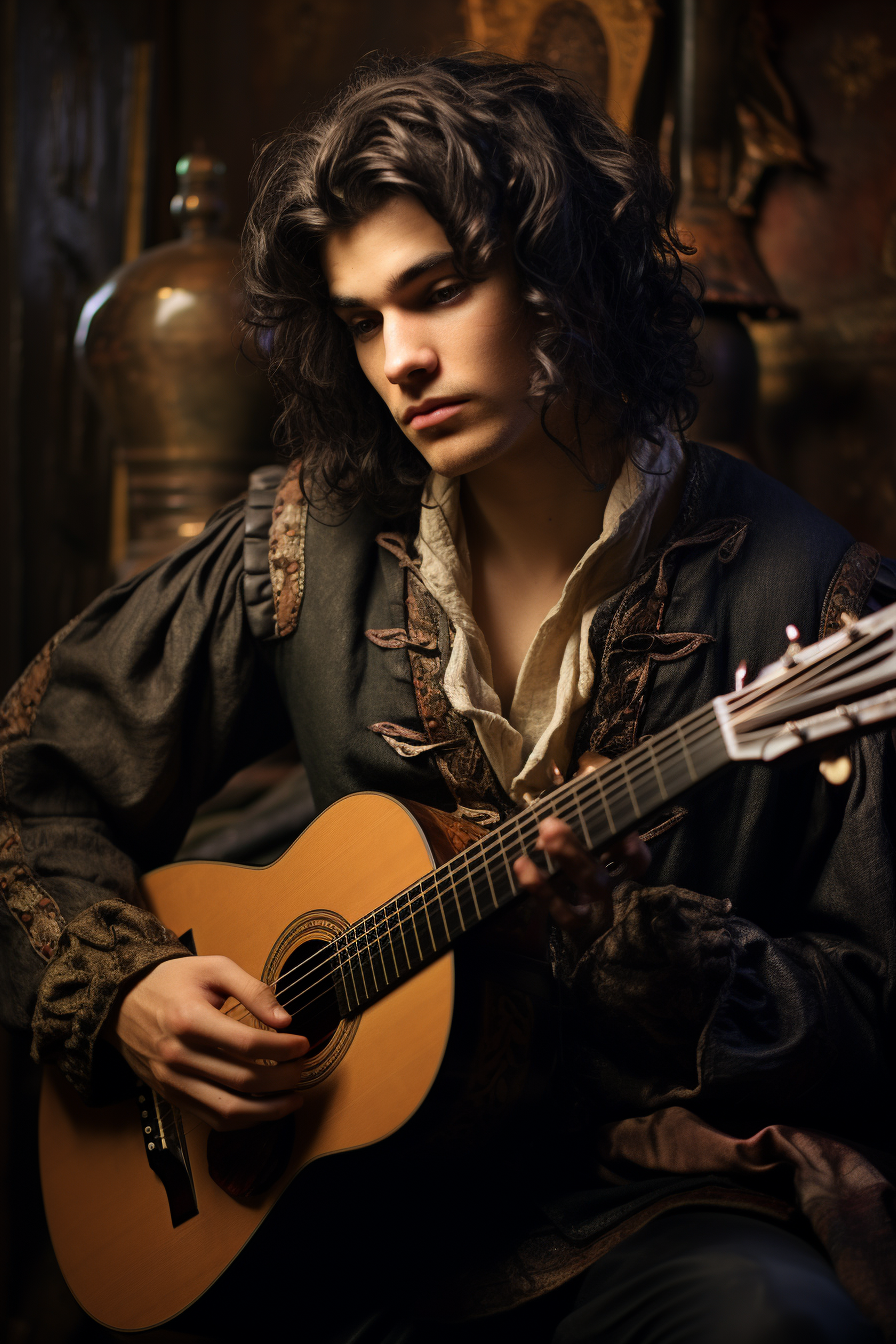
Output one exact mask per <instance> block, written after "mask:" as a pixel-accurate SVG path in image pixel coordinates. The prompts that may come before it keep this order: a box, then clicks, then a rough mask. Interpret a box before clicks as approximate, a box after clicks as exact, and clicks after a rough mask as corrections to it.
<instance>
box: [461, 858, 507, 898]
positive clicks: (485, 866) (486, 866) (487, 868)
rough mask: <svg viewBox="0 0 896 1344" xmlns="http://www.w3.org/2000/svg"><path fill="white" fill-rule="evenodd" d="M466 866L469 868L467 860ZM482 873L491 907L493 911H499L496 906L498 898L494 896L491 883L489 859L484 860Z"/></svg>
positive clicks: (493, 887)
mask: <svg viewBox="0 0 896 1344" xmlns="http://www.w3.org/2000/svg"><path fill="white" fill-rule="evenodd" d="M467 866H468V867H469V860H467ZM483 871H484V873H485V878H486V881H487V882H488V892H489V896H490V897H491V902H492V905H493V907H494V908H495V910H498V909H500V906H499V905H498V897H497V895H496V894H495V884H494V882H493V881H492V864H491V859H489V858H486V859H485V861H484V864H483Z"/></svg>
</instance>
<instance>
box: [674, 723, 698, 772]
mask: <svg viewBox="0 0 896 1344" xmlns="http://www.w3.org/2000/svg"><path fill="white" fill-rule="evenodd" d="M675 731H676V733H677V734H678V740H679V742H680V743H681V750H682V752H683V753H684V760H685V765H686V766H687V768H688V774H689V775H690V777H691V783H692V784H696V783H697V780H698V779H699V778H700V776H699V775H698V774H697V771H696V770H695V769H694V762H693V760H692V759H691V753H690V751H689V750H688V744H687V742H686V741H685V736H684V729H683V728H682V726H681V724H680V723H676V725H675Z"/></svg>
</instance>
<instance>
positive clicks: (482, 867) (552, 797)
mask: <svg viewBox="0 0 896 1344" xmlns="http://www.w3.org/2000/svg"><path fill="white" fill-rule="evenodd" d="M708 711H710V712H711V716H712V723H711V725H710V728H709V730H708V731H703V732H701V733H699V734H694V735H693V736H692V737H691V739H690V744H691V746H693V747H696V746H697V745H698V743H699V742H700V741H701V740H703V739H704V738H706V737H707V736H711V735H712V732H713V728H715V727H717V721H716V719H715V713H714V711H712V706H711V705H709V706H704V707H703V708H702V709H701V710H700V711H696V712H695V715H694V717H696V715H697V714H704V715H707V717H709V714H708ZM689 717H690V716H689ZM681 722H682V724H684V722H685V720H682V721H681ZM669 731H670V730H666V732H669ZM672 731H674V730H672ZM676 735H677V734H676ZM656 740H657V739H653V741H656ZM667 745H668V746H670V747H672V748H675V747H676V745H677V744H676V743H675V742H674V741H670V742H669V743H668V744H667ZM678 749H679V750H680V744H678ZM672 754H674V752H670V751H664V752H663V754H662V756H660V754H659V753H657V759H658V760H662V759H664V758H665V759H668V757H669V756H670V755H672ZM608 770H609V767H608V768H607V770H605V771H601V772H600V773H601V775H602V777H603V776H604V775H605V774H606V773H607V772H608ZM649 773H651V767H649V766H647V767H645V768H644V769H643V770H641V771H639V772H638V774H635V773H634V772H630V781H631V783H632V784H635V783H637V782H638V780H639V779H640V778H643V776H644V775H645V774H649ZM582 783H583V781H582V779H578V780H572V781H568V782H567V784H565V785H562V786H560V787H559V788H558V789H556V790H555V791H554V792H553V793H551V794H549V795H547V796H546V797H545V798H544V799H540V800H539V801H538V803H537V804H535V805H530V806H529V808H528V809H527V810H526V811H525V812H523V813H521V814H519V815H517V816H515V817H512V818H509V819H508V821H507V822H505V823H503V824H502V827H501V828H500V829H501V830H505V828H507V830H509V831H515V832H516V835H515V836H514V837H513V838H514V839H516V840H517V841H518V842H520V841H524V840H530V839H531V838H532V836H533V835H534V834H536V833H537V827H538V825H539V824H540V823H541V821H542V820H545V819H546V817H547V816H558V817H560V819H561V820H573V821H574V820H575V819H576V812H579V811H580V810H581V808H582V807H583V806H587V807H589V808H590V809H592V812H593V811H594V810H595V808H596V807H597V806H598V805H600V806H602V805H603V802H604V796H605V790H603V789H599V790H598V791H597V794H598V796H595V795H594V794H592V796H591V797H590V798H589V799H587V800H585V801H584V803H583V802H582V800H580V798H579V797H578V790H579V789H580V788H581V785H582ZM595 783H596V781H595ZM573 785H576V786H578V789H574V790H571V786H573ZM627 794H628V785H627V784H626V783H625V781H624V779H623V783H622V787H619V788H617V789H616V790H615V794H614V795H612V797H613V801H614V802H615V803H616V804H617V805H618V802H619V800H620V799H621V798H625V797H626V795H627ZM558 800H559V801H560V802H561V807H557V806H556V803H557V802H558ZM569 804H572V806H571V807H570V806H569ZM538 807H542V808H545V809H546V808H547V807H550V810H549V811H547V810H545V811H544V814H543V815H542V816H539V815H538V812H537V810H536V808H538ZM597 818H598V820H599V819H600V814H599V812H597ZM580 820H581V818H580ZM586 829H587V823H586ZM505 835H507V831H505ZM504 838H505V837H504V836H502V835H499V833H498V832H495V833H493V834H492V836H490V837H488V838H487V839H486V840H484V841H483V842H482V844H481V847H480V849H479V851H478V853H477V857H476V860H474V861H473V862H470V861H469V859H468V860H467V862H466V863H465V864H462V863H461V862H460V861H462V860H463V859H464V855H468V853H469V850H461V851H460V852H459V853H458V854H457V855H456V856H455V857H454V858H453V859H451V860H449V861H448V862H447V863H445V864H442V865H440V867H439V868H437V869H435V870H433V871H432V872H431V873H429V874H427V875H426V876H425V877H424V878H422V879H421V880H420V882H419V884H414V885H419V887H420V891H419V892H418V893H416V894H415V895H414V896H413V897H411V900H413V901H418V902H419V901H422V905H420V904H418V905H417V907H416V909H414V908H409V909H408V910H407V912H406V913H401V914H399V912H398V911H397V910H396V911H395V912H394V913H395V914H399V919H398V923H397V926H396V925H394V924H393V926H392V928H391V930H388V932H389V943H390V947H391V950H392V955H393V962H395V964H396V969H397V961H396V957H395V949H394V943H393V941H392V934H393V933H394V932H400V933H401V934H402V939H403V941H404V933H405V931H406V929H407V928H408V926H410V927H411V928H412V929H413V928H414V922H415V920H416V919H417V918H418V917H419V916H420V915H421V914H424V915H426V917H427V923H428V925H429V928H430V936H431V939H432V941H433V943H434V944H435V939H434V938H432V924H431V922H430V921H429V914H430V912H436V911H438V913H439V915H440V917H441V919H442V923H443V924H444V925H445V930H446V932H448V927H447V923H446V921H445V917H444V914H443V913H442V912H443V910H444V902H443V896H444V897H445V898H446V899H447V900H448V901H449V902H450V901H451V900H452V899H454V900H455V903H456V904H459V898H458V897H457V894H456V889H455V891H454V892H452V893H448V892H442V891H440V890H439V882H440V875H443V874H445V873H446V870H449V869H450V868H454V871H453V872H451V873H450V874H449V876H450V877H451V878H452V879H453V878H454V877H455V876H457V877H459V878H461V879H462V880H466V878H467V873H469V876H470V878H471V879H472V878H474V877H479V876H481V875H482V874H483V873H487V870H488V862H487V861H486V862H483V861H482V860H483V859H487V857H488V856H489V851H492V854H491V857H496V855H495V853H494V851H496V850H500V851H501V857H502V858H503V859H504V860H505V864H506V865H507V858H508V856H507V854H506V852H505V849H504V843H503V840H504ZM507 838H510V837H509V836H507ZM606 843H610V841H607V842H606ZM517 857H519V856H517ZM507 866H509V865H507ZM512 881H513V879H512V878H511V882H512ZM452 886H454V883H453V880H452ZM412 890H413V887H411V888H407V889H406V890H405V891H404V892H399V893H398V895H397V896H394V897H392V898H390V900H391V901H398V900H399V899H400V898H401V897H402V896H406V895H409V893H410V892H411V891H412ZM514 894H518V893H514ZM386 904H389V902H387V903H386ZM500 908H501V907H494V909H493V910H491V911H489V913H496V911H497V910H498V909H500ZM377 913H384V907H383V906H380V907H378V910H375V911H371V912H369V913H368V915H367V916H365V917H363V919H362V920H358V921H356V924H354V925H351V926H350V928H349V929H347V930H345V931H344V933H348V932H351V931H352V930H355V929H357V928H358V926H359V925H360V926H364V925H365V924H366V920H367V919H369V918H371V916H375V915H376V914H377ZM385 918H386V919H387V921H388V918H389V916H388V915H385ZM458 918H459V919H460V923H461V927H462V929H463V928H464V923H463V916H462V914H461V912H460V910H459V909H458ZM464 931H465V930H464ZM371 934H372V937H373V940H374V944H375V945H376V948H377V950H378V951H379V955H380V958H381V961H382V964H383V969H384V970H385V952H384V951H383V948H384V945H385V939H383V938H381V937H380V936H379V934H378V932H377V929H376V926H375V925H374V927H373V929H372V930H370V931H369V932H368V930H367V929H366V927H362V931H361V932H360V933H356V934H355V948H354V950H352V951H349V949H348V947H347V945H346V944H343V948H344V949H345V951H346V955H347V957H348V961H349V971H350V972H351V971H352V969H353V968H352V962H351V959H352V957H356V958H357V962H358V970H359V973H360V974H361V977H362V980H363V969H362V964H361V960H360V958H361V956H362V955H363V952H364V950H365V949H364V948H363V947H359V943H360V939H361V938H362V937H363V938H364V940H365V941H366V943H367V948H366V951H367V956H368V966H369V968H370V970H371V974H373V977H374V984H375V985H376V976H375V972H374V970H373V965H372V956H371V947H370V937H371ZM415 936H416V935H415ZM340 937H344V934H343V935H340ZM338 941H339V940H338V939H334V940H333V942H331V943H328V944H327V945H326V946H325V947H323V948H320V949H319V950H318V951H317V952H315V953H313V954H312V956H311V957H309V958H308V960H307V961H306V962H304V963H303V964H302V967H301V971H302V973H301V974H299V975H298V978H297V979H296V978H293V977H294V976H295V975H296V973H295V972H293V973H291V974H290V975H289V976H286V977H278V978H277V980H275V981H274V982H273V983H272V985H271V988H272V989H275V990H277V991H279V992H280V993H282V992H283V991H284V990H286V989H294V988H295V987H296V985H298V984H299V983H300V982H301V981H302V980H305V979H308V977H309V976H310V975H313V974H315V972H316V971H318V970H320V969H322V966H315V965H313V963H314V962H315V961H316V960H320V959H321V958H323V959H324V961H325V962H326V963H331V962H332V961H333V960H334V958H337V957H338V955H339V951H340V949H339V948H338V947H336V946H335V945H334V944H335V943H337V942H338ZM449 941H450V934H449ZM406 946H407V945H406V944H405V947H406ZM418 948H419V940H418ZM433 950H434V951H438V950H443V949H437V948H436V947H435V946H434V948H433ZM420 952H421V955H423V953H422V949H420ZM405 959H406V960H409V959H408V958H407V953H406V951H405ZM387 974H388V972H387ZM398 974H401V972H398ZM328 976H329V972H327V973H326V974H325V975H323V976H321V977H319V978H318V979H317V980H316V981H315V982H314V983H313V984H312V985H309V986H307V987H306V988H305V989H304V990H302V991H301V993H302V994H305V993H307V992H308V991H309V990H310V989H313V988H316V986H317V985H318V984H324V983H326V982H327V979H328ZM343 981H344V982H345V976H344V975H343ZM330 987H332V981H330ZM377 988H378V987H377ZM365 990H366V983H365ZM324 992H325V993H326V992H328V991H324ZM375 992H376V991H375ZM321 997H323V996H322V995H318V996H317V997H316V998H315V999H313V1000H311V1001H310V1002H309V1003H308V1004H306V1005H305V1007H306V1008H307V1007H310V1004H311V1003H313V1002H316V1001H317V999H318V998H321ZM295 1002H297V998H291V999H289V1000H286V1001H284V1002H282V1003H281V1006H282V1007H284V1008H288V1007H289V1005H290V1004H292V1003H295ZM241 1006H242V1005H237V1004H235V1005H234V1006H233V1007H232V1008H231V1009H228V1010H227V1014H225V1015H230V1014H232V1013H234V1012H235V1011H236V1009H237V1007H241ZM252 1017H254V1014H252V1013H249V1012H244V1013H243V1014H242V1016H240V1017H238V1018H235V1019H234V1020H235V1021H241V1022H243V1021H247V1020H248V1019H250V1018H252Z"/></svg>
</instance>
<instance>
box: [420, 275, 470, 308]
mask: <svg viewBox="0 0 896 1344" xmlns="http://www.w3.org/2000/svg"><path fill="white" fill-rule="evenodd" d="M466 288H467V284H466V281H463V280H454V281H452V283H451V284H450V285H442V286H440V288H439V289H434V290H433V292H432V294H430V296H429V300H430V303H450V302H451V300H452V299H456V298H457V297H458V295H459V294H463V292H464V290H465V289H466Z"/></svg>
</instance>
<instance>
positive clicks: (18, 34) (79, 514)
mask: <svg viewBox="0 0 896 1344" xmlns="http://www.w3.org/2000/svg"><path fill="white" fill-rule="evenodd" d="M720 2H721V3H722V4H725V3H727V0H720ZM524 3H525V0H520V5H521V6H522V5H524ZM679 3H683V0H661V3H660V5H659V8H658V10H657V11H656V12H657V15H658V17H659V19H660V22H659V23H658V25H657V40H656V46H655V50H654V53H653V56H652V58H651V62H650V65H649V67H648V75H647V82H646V85H645V88H644V90H643V93H642V98H641V101H640V104H639V120H638V125H639V128H640V129H641V130H642V131H643V132H644V133H646V134H650V135H652V136H657V137H659V139H660V143H661V148H663V151H664V153H668V152H669V147H670V145H673V144H674V137H675V128H674V125H672V126H670V124H669V121H668V116H667V117H666V120H665V121H664V120H663V113H664V110H665V111H666V112H668V108H669V106H670V101H671V99H672V98H673V96H674V85H675V74H674V69H673V61H672V58H671V55H670V51H671V44H672V41H673V35H674V27H675V23H676V21H677V17H678V9H679ZM630 4H631V6H632V7H633V8H634V9H639V8H643V6H641V5H640V4H639V3H638V0H630ZM572 7H573V8H574V6H572ZM649 8H650V6H649V5H648V6H647V9H649ZM757 9H758V10H759V11H760V12H761V13H762V14H763V15H764V17H765V20H766V22H767V36H768V52H769V55H770V59H771V60H772V62H773V63H774V67H775V70H776V71H777V73H778V75H779V76H780V79H781V80H782V82H783V85H784V86H785V87H786V89H787V90H788V91H789V93H790V95H792V99H793V104H794V109H795V116H796V122H797V127H798V131H799V135H800V137H801V140H802V143H803V144H804V146H805V148H806V155H805V156H804V162H803V163H802V164H801V165H793V164H791V166H789V167H779V168H774V169H772V170H771V171H769V172H768V173H766V174H765V177H764V179H763V182H762V185H761V188H760V192H759V195H758V198H757V202H756V205H757V213H756V217H755V222H754V223H753V224H752V225H748V226H747V228H748V232H749V231H751V232H752V238H753V243H754V245H755V249H756V253H757V255H758V257H759V259H760V260H761V262H762V263H763V265H764V267H765V269H766V271H767V273H768V275H769V276H770V278H771V280H772V281H773V282H774V284H775V285H776V286H777V288H778V291H779V294H780V298H781V300H782V310H784V311H787V312H788V313H789V315H788V316H787V317H786V318H785V319H784V320H778V321H766V320H763V321H757V320H755V319H751V320H750V321H749V323H748V329H749V332H750V334H751V336H752V338H753V341H754V344H755V348H756V351H757V354H758V360H759V373H760V402H759V412H758V432H757V434H756V436H755V440H754V454H755V456H756V458H757V459H758V461H759V463H760V464H761V465H762V466H763V467H764V468H765V469H767V470H768V471H770V472H772V473H773V474H775V475H777V476H779V477H781V478H782V479H784V480H785V481H787V482H788V483H789V484H790V485H792V486H793V487H794V488H795V489H797V490H798V491H800V492H801V493H803V494H804V495H806V496H807V497H808V498H809V499H811V500H812V501H813V502H814V503H816V504H817V505H819V506H820V507H821V508H823V509H825V510H826V511H827V512H829V513H831V514H832V515H833V516H835V517H837V518H838V519H840V520H841V521H842V522H844V523H845V524H846V525H847V526H848V527H849V528H850V529H851V530H852V531H853V532H854V533H855V534H856V535H858V536H860V537H863V538H864V539H867V540H869V541H871V542H872V543H874V544H875V545H877V546H878V547H879V548H881V549H883V550H885V551H887V552H889V553H890V554H893V553H896V511H894V502H896V454H894V444H896V409H894V408H896V396H894V393H896V7H894V6H893V5H892V3H891V0H853V2H852V3H851V4H850V5H849V6H845V5H844V4H843V3H842V0H766V3H765V4H764V5H763V4H760V3H758V0H757ZM467 22H468V10H467V9H466V7H465V0H427V2H426V3H425V4H421V3H420V0H376V3H373V0H127V2H123V0H27V2H26V0H2V21H0V116H2V129H0V194H2V200H0V205H2V209H0V681H2V682H3V684H4V685H6V684H8V683H9V682H10V681H11V680H12V679H13V678H14V677H15V676H16V675H17V673H18V671H19V670H20V668H21V666H22V665H23V663H24V662H25V661H26V660H27V659H28V658H29V657H31V656H32V655H33V654H34V653H35V652H36V650H37V649H38V648H39V647H40V645H41V644H42V643H43V642H44V641H45V640H46V639H47V638H48V637H49V636H50V635H51V634H52V633H53V631H54V630H55V629H57V628H58V627H59V626H60V625H62V624H63V623H64V622H65V621H67V620H68V619H69V618H70V617H71V616H72V615H74V614H75V613H76V612H77V611H78V610H79V609H80V608H81V607H83V606H84V605H85V604H86V603H87V602H88V601H89V600H90V599H91V598H92V597H93V596H94V595H95V594H96V593H97V592H98V591H99V590H100V589H101V588H102V587H103V586H104V585H105V584H106V582H107V581H108V577H109V556H110V510H111V492H112V445H111V443H110V440H109V437H108V434H107V433H106V431H105V430H104V428H103V426H102V424H101V422H100V419H99V416H98V414H97V411H96V409H95V408H94V406H93V404H92V402H91V400H90V398H89V396H88V395H87V394H86V392H85V391H84V388H83V386H82V383H81V381H80V379H79V377H78V374H77V370H76V367H75V363H74V358H73V354H72V337H73V333H74V330H75V326H76V323H77V318H78V314H79V312H80V309H81V307H82V305H83V303H84V301H85V299H86V298H87V297H88V296H89V295H90V294H91V293H92V292H93V291H94V290H95V289H96V288H97V286H98V285H100V284H101V283H102V282H103V281H104V280H105V278H106V277H107V276H108V274H109V272H110V271H111V270H112V269H113V268H115V267H116V266H118V265H119V264H120V263H121V261H122V260H123V258H124V257H125V256H126V255H130V254H133V250H134V248H135V246H136V247H138V248H139V246H152V245H154V244H157V243H159V242H163V241H165V240H167V239H170V238H172V237H174V225H173V224H172V222H171V219H170V216H169V214H168V201H169V198H170V197H171V195H172V193H173V191H174V189H175V179H174V164H175V161H176V160H177V158H178V156H179V155H180V154H182V153H184V152H186V151H190V150H192V149H198V148H204V149H206V150H207V151H209V152H211V153H214V154H215V155H218V156H220V157H221V158H222V159H223V160H224V161H225V163H226V164H227V169H228V175H227V178H226V184H225V191H226V196H227V202H228V208H229V214H230V224H229V230H230V232H231V234H232V235H233V236H238V232H239V229H240V227H241V224H242V222H243V219H244V216H245V212H246V207H247V188H246V180H247V177H248V172H249V168H250V165H251V162H252V158H253V152H254V151H253V146H254V145H255V144H256V143H257V142H259V141H261V140H263V139H264V138H265V137H267V136H268V135H270V134H272V133H274V132H276V131H277V130H278V129H279V128H280V127H282V126H283V125H284V124H286V123H287V122H289V121H291V120H292V119H293V118H295V117H296V116H299V115H302V114H303V113H305V112H306V111H307V110H309V109H310V108H313V107H314V106H316V105H317V104H318V103H320V102H321V101H322V100H323V99H324V98H326V96H327V95H328V93H329V91H330V90H331V89H332V88H333V87H334V85H335V84H336V83H338V81H339V80H341V79H342V78H343V77H344V76H345V75H346V74H347V73H348V71H349V70H350V69H351V68H352V66H353V65H354V64H355V62H356V61H357V60H358V59H359V58H360V57H362V56H363V55H364V54H365V53H366V52H369V51H371V50H372V49H386V50H393V51H401V52H411V53H421V52H432V51H439V50H447V49H456V48H457V47H458V46H463V45H464V43H465V42H466V41H467V40H468V38H467ZM144 113H145V117H144V115H143V114H144ZM141 118H142V120H141ZM141 136H142V137H143V138H142V140H141ZM141 147H142V148H141ZM142 151H145V173H143V175H142V176H140V174H139V173H138V171H137V170H138V168H139V163H140V161H141V152H142ZM785 157H786V156H785ZM135 165H136V167H135ZM138 178H139V180H138ZM135 201H137V206H136V207H135ZM141 202H142V204H141ZM129 249H130V253H129ZM2 1051H4V1052H5V1054H4V1055H3V1057H2V1058H0V1068H3V1067H5V1069H6V1073H7V1075H8V1076H9V1078H10V1079H11V1081H12V1089H13V1090H12V1093H11V1095H12V1096H13V1097H14V1099H15V1107H14V1114H13V1116H12V1117H11V1120H10V1117H9V1115H8V1112H7V1108H6V1107H5V1104H4V1105H0V1135H2V1143H3V1144H4V1145H5V1148H4V1151H3V1152H2V1153H0V1181H2V1182H3V1183H4V1189H5V1191H6V1193H7V1196H8V1198H9V1200H10V1201H11V1202H12V1207H13V1212H14V1221H13V1219H12V1218H11V1217H10V1216H7V1218H6V1220H5V1221H3V1222H0V1242H2V1244H0V1265H2V1266H3V1267H4V1268H3V1269H2V1270H0V1296H2V1298H3V1301H2V1302H0V1308H2V1306H3V1303H6V1306H7V1308H8V1310H7V1312H6V1315H7V1317H8V1320H9V1322H10V1325H9V1337H10V1339H11V1340H14V1341H16V1344H27V1342H29V1341H35V1342H38V1341H39V1342H40V1344H45V1342H46V1344H53V1342H54V1341H73V1340H81V1341H87V1340H88V1339H93V1338H99V1337H100V1336H99V1335H98V1334H96V1333H95V1332H94V1331H93V1328H92V1327H91V1326H89V1325H88V1324H87V1323H86V1322H85V1321H84V1320H83V1319H82V1318H81V1317H80V1315H79V1313H78V1312H77V1310H76V1308H75V1307H74V1306H73V1304H72V1303H71V1301H70V1299H68V1298H67V1296H66V1293H65V1290H64V1288H63V1287H62V1286H61V1284H60V1282H59V1281H58V1278H56V1277H55V1271H54V1269H53V1265H52V1259H51V1257H50V1253H49V1251H48V1249H47V1247H46V1244H45V1242H43V1241H42V1240H41V1235H42V1234H41V1225H40V1214H39V1208H38V1205H37V1202H36V1197H35V1187H34V1182H33V1179H31V1178H29V1177H28V1176H27V1173H28V1172H29V1171H32V1170H33V1157H34V1153H33V1133H32V1125H33V1122H32V1118H31V1117H32V1114H33V1100H34V1088H35V1081H36V1080H35V1079H34V1077H33V1075H32V1074H31V1073H30V1072H29V1068H28V1065H27V1060H26V1054H25V1052H24V1050H23V1048H22V1046H21V1044H20V1043H16V1042H14V1043H12V1044H9V1043H7V1042H2ZM7 1122H9V1123H7ZM10 1124H11V1127H10ZM12 1226H15V1229H16V1230H15V1236H14V1238H13V1237H12V1234H11V1231H10V1229H11V1227H12ZM4 1276H5V1277H4Z"/></svg>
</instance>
